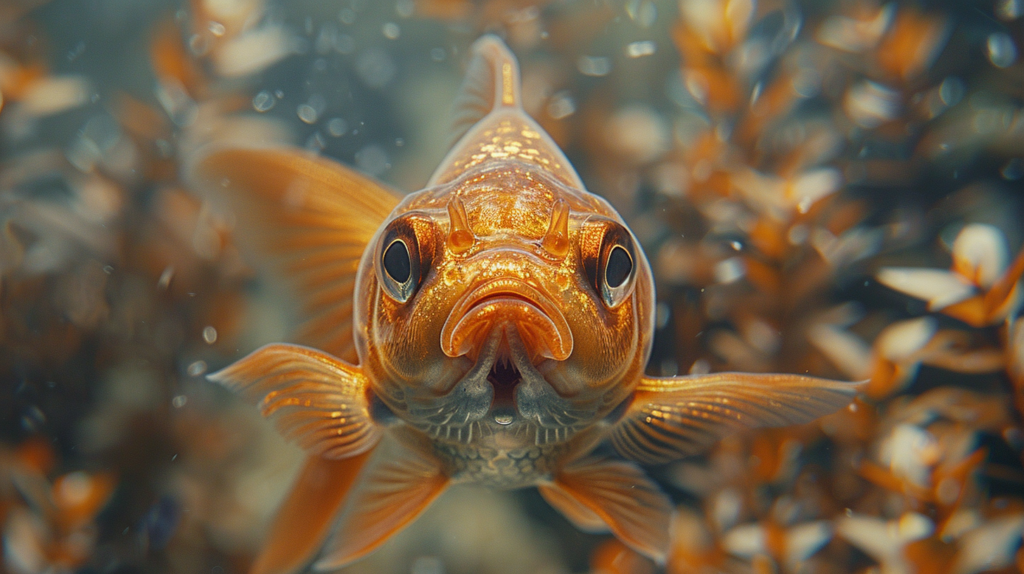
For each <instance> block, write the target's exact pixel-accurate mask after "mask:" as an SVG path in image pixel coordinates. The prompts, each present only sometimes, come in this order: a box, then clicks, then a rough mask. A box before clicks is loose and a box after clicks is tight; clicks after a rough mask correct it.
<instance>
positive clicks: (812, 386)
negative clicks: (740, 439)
mask: <svg viewBox="0 0 1024 574" xmlns="http://www.w3.org/2000/svg"><path fill="white" fill-rule="evenodd" d="M861 386H862V385H860V384H858V383H843V382H837V381H829V380H825V379H817V378H814V377H802V376H798V375H775V374H772V375H751V374H745V373H717V374H712V375H700V376H689V377H672V378H664V379H655V378H646V377H645V378H644V379H643V380H642V381H641V382H640V386H639V387H638V388H637V391H636V395H635V397H634V399H633V403H632V404H631V405H630V407H629V409H628V410H627V411H626V414H625V416H624V418H623V419H622V420H621V421H619V423H618V424H617V425H616V426H615V427H614V428H613V429H612V433H611V441H612V444H613V445H615V448H616V450H618V451H619V453H621V454H622V455H623V456H625V457H628V458H630V459H633V460H636V461H640V462H645V463H652V464H654V463H662V462H668V461H671V460H676V459H679V458H682V457H684V456H687V455H691V454H695V453H697V452H700V451H701V450H702V449H704V448H705V447H707V446H708V445H710V444H711V443H713V442H715V441H716V440H718V439H719V438H721V437H723V436H726V435H728V434H731V433H733V432H736V431H738V430H740V429H744V428H755V427H781V426H788V425H792V424H801V423H806V422H809V421H812V420H814V419H816V418H818V417H820V416H823V415H827V414H829V413H831V412H834V411H836V410H838V409H840V408H842V407H844V406H846V405H848V404H849V403H850V401H851V400H852V399H853V397H854V395H855V394H856V393H857V391H858V389H860V388H861Z"/></svg>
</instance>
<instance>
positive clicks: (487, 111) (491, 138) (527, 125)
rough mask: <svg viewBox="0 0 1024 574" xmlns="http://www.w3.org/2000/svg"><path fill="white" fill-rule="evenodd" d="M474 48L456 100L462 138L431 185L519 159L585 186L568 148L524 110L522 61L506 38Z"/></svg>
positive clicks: (476, 44)
mask: <svg viewBox="0 0 1024 574" xmlns="http://www.w3.org/2000/svg"><path fill="white" fill-rule="evenodd" d="M471 50H472V53H473V58H472V60H471V61H470V64H469V69H468V70H467V71H466V79H465V80H464V81H463V83H462V89H461V90H460V91H459V95H458V96H457V97H456V99H455V103H456V106H455V108H456V112H455V121H454V125H453V127H452V131H453V135H454V137H455V138H457V140H458V141H456V142H455V144H454V145H453V146H452V148H451V150H450V151H449V152H448V155H446V156H445V158H444V159H443V160H442V161H441V165H439V166H438V168H437V170H436V171H435V172H434V175H433V176H431V178H430V181H429V182H427V187H433V186H435V185H439V184H443V183H446V182H449V181H451V180H453V179H455V178H457V177H459V176H460V175H462V174H463V173H465V172H466V171H467V170H470V169H473V168H475V167H477V166H480V165H482V164H487V163H490V162H493V161H516V162H518V163H520V164H526V165H529V166H532V167H534V168H535V169H539V170H543V171H544V172H546V173H547V174H548V175H551V176H554V177H555V178H557V179H559V180H561V181H562V182H563V183H565V184H567V185H569V186H570V187H573V188H576V189H583V182H582V181H581V180H580V177H579V175H577V174H576V171H575V170H574V169H573V168H572V166H571V165H570V164H569V160H568V159H566V157H565V154H563V153H562V150H560V149H559V148H558V145H557V144H556V143H555V142H554V141H552V140H551V137H550V136H549V135H548V134H547V133H545V132H544V129H543V128H541V127H540V125H538V124H537V122H535V121H533V120H532V119H531V118H530V116H528V115H526V112H525V111H523V106H522V95H521V91H520V87H519V84H520V82H519V64H518V63H517V62H516V57H515V56H514V55H512V52H511V51H509V49H508V47H506V46H505V44H504V42H502V41H501V40H500V39H498V37H497V36H493V35H487V36H484V37H483V38H480V39H479V40H477V41H476V42H474V43H473V47H472V48H471Z"/></svg>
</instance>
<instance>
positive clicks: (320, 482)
mask: <svg viewBox="0 0 1024 574" xmlns="http://www.w3.org/2000/svg"><path fill="white" fill-rule="evenodd" d="M369 456H370V452H369V451H368V452H364V453H362V454H359V455H356V456H353V457H350V458H347V459H344V460H330V459H326V458H322V457H319V456H316V455H312V456H310V457H308V458H307V459H306V464H305V466H304V467H303V469H302V471H301V472H300V473H299V476H298V478H297V479H296V480H295V484H294V485H292V488H291V491H290V492H289V493H288V497H287V498H286V499H285V501H284V503H282V505H281V508H279V509H278V511H277V515H276V516H275V517H274V520H273V523H272V525H271V528H270V533H269V534H268V536H267V537H266V543H265V545H264V546H263V548H262V550H261V551H260V553H259V555H258V556H257V557H256V561H255V562H254V563H253V565H252V568H251V569H250V570H249V574H295V573H297V572H300V571H301V569H302V568H303V567H304V566H306V565H307V564H309V562H311V561H312V560H313V557H314V556H315V555H316V552H317V550H319V549H320V545H321V544H323V542H324V540H326V539H327V534H328V533H329V531H330V527H331V525H332V524H333V522H334V517H335V514H336V513H337V512H338V510H339V509H340V508H341V506H342V504H343V503H344V501H345V498H346V495H347V494H348V492H349V489H350V488H351V487H352V485H353V483H354V482H355V480H356V478H357V477H358V475H359V472H360V470H362V468H363V464H364V463H365V462H366V459H367V458H368V457H369Z"/></svg>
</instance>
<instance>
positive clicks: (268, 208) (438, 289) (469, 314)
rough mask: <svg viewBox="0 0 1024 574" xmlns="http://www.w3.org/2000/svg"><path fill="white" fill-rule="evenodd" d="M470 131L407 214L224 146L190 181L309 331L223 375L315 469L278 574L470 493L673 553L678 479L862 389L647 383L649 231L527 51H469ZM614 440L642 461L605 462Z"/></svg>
mask: <svg viewBox="0 0 1024 574" xmlns="http://www.w3.org/2000/svg"><path fill="white" fill-rule="evenodd" d="M472 53H473V59H472V62H471V64H470V68H469V71H468V74H467V79H466V81H465V84H464V86H463V89H462V93H461V96H460V98H461V100H460V103H461V105H460V108H461V109H462V110H463V111H464V112H465V113H464V114H463V119H464V120H466V121H465V122H464V124H466V125H470V126H471V128H470V129H469V130H468V131H466V132H465V134H464V135H463V136H462V137H461V139H460V140H459V141H458V143H457V144H456V145H455V146H454V148H453V149H452V150H451V151H450V152H449V154H448V156H447V157H446V158H445V160H444V161H443V162H442V164H441V166H440V167H439V168H438V169H437V171H436V172H435V173H434V175H433V176H432V177H431V178H430V181H429V182H428V183H427V187H426V188H425V189H423V190H422V191H419V192H416V193H412V194H410V195H407V196H405V197H404V198H401V199H400V198H399V197H398V196H396V195H395V194H393V193H391V192H390V191H388V190H387V189H385V188H384V187H383V186H382V185H381V184H379V183H376V182H374V181H372V180H370V179H368V178H366V177H364V176H361V175H359V174H356V173H354V172H352V171H350V170H348V169H346V168H344V167H342V166H340V165H338V164H336V163H334V162H332V161H330V160H327V159H323V158H320V157H316V156H313V155H311V154H308V153H304V152H301V151H289V150H279V149H276V150H272V149H221V150H218V151H213V152H210V153H208V154H207V155H206V156H205V157H203V158H202V159H200V160H199V161H198V163H197V167H196V168H195V169H194V170H193V173H194V177H195V179H196V180H197V182H198V183H199V184H201V185H203V184H205V186H206V187H210V188H217V189H219V190H220V194H221V195H223V196H227V197H228V198H230V199H231V203H232V205H233V207H234V210H235V213H236V215H237V217H238V221H239V224H238V233H240V234H241V235H242V239H243V240H245V239H246V237H248V239H249V241H251V242H255V243H256V244H257V246H258V247H260V248H261V249H264V250H266V252H267V253H270V254H272V255H273V256H274V257H275V258H276V259H278V260H280V261H281V262H282V264H283V265H284V267H283V270H284V273H285V274H286V275H287V276H288V277H290V278H293V279H295V281H296V284H297V288H298V292H299V293H300V294H301V295H302V298H303V303H304V304H305V307H306V311H307V312H308V313H309V316H310V317H311V319H310V321H309V322H308V323H307V325H306V329H305V331H304V333H303V334H302V337H301V340H302V341H303V342H305V343H308V344H309V345H310V346H308V347H306V346H298V345H291V344H272V345H268V346H265V347H263V348H261V349H259V350H257V351H255V352H254V353H252V354H251V355H249V356H247V357H245V358H243V359H241V360H239V361H238V362H236V363H234V364H233V365H231V366H229V367H228V368H226V369H224V370H222V371H220V372H219V373H216V374H214V375H212V376H211V377H210V378H211V379H213V380H215V381H218V382H220V383H222V384H224V385H226V386H228V387H229V388H231V389H234V390H236V391H238V392H240V393H242V394H243V395H244V396H245V397H246V398H248V399H250V400H252V401H254V402H255V403H256V404H257V405H258V406H259V408H260V409H261V411H262V413H263V415H264V416H266V417H268V418H270V419H271V420H273V421H274V422H275V423H276V424H277V426H278V428H279V429H280V431H281V433H282V434H283V435H284V436H286V437H288V438H290V439H292V440H295V441H297V442H298V443H299V444H301V445H302V446H303V447H305V448H306V449H307V450H308V451H309V453H310V456H309V457H308V459H307V463H306V466H305V468H304V470H303V471H302V473H301V474H300V476H299V478H298V482H297V484H296V486H295V488H294V489H293V490H292V492H291V494H290V496H289V497H288V499H287V500H286V501H285V503H284V506H283V508H282V509H281V510H280V512H279V515H278V518H277V520H276V522H275V526H274V527H273V530H272V532H271V534H270V537H269V541H268V544H267V546H266V548H265V549H264V552H263V553H262V554H261V556H260V557H259V558H258V559H257V561H256V563H255V565H254V568H253V572H255V573H257V574H269V573H284V572H294V571H296V570H297V569H300V568H303V567H305V566H307V565H308V564H309V563H310V562H313V567H314V568H315V569H316V570H330V569H333V568H337V567H340V566H343V565H345V564H348V563H350V562H353V561H355V560H357V559H359V558H361V557H363V556H365V555H366V554H368V553H369V552H371V551H373V550H374V549H375V548H377V547H378V546H379V545H380V544H381V543H383V542H384V541H385V540H387V539H388V537H390V536H391V535H393V534H394V533H395V532H397V531H398V530H400V529H401V528H403V527H404V526H406V525H408V524H409V523H410V522H411V521H413V520H414V519H415V518H416V516H417V515H419V514H420V513H421V512H422V511H423V510H424V509H425V508H426V507H427V506H428V505H429V504H430V503H431V501H433V500H434V499H435V498H437V496H438V495H440V494H441V493H442V492H444V490H445V489H446V488H447V487H448V486H449V485H451V484H455V483H467V482H468V483H477V484H483V485H489V486H492V487H495V488H502V489H511V488H522V487H537V488H538V489H539V490H540V492H541V494H542V495H543V496H544V498H545V499H546V500H547V501H548V502H549V503H551V505H552V506H554V507H555V508H557V509H558V510H559V511H561V512H562V513H563V514H564V515H565V516H566V517H567V518H568V519H569V520H570V521H571V522H573V523H574V524H576V525H577V526H579V527H580V528H581V529H583V530H586V531H609V530H610V531H611V532H612V533H614V534H615V536H617V537H618V538H619V539H620V540H621V541H622V542H624V543H625V544H627V545H629V546H630V547H632V548H634V549H636V550H637V551H639V552H641V553H643V554H645V555H647V556H649V557H651V558H653V559H655V560H658V561H663V560H664V558H665V556H666V552H667V550H668V545H669V535H668V530H669V518H670V514H671V511H672V505H671V501H670V500H669V498H668V497H666V496H665V495H664V494H663V493H662V492H661V491H660V490H659V488H658V486H657V485H656V484H655V483H654V482H652V481H651V480H650V479H649V478H647V477H646V476H645V474H644V472H643V471H642V470H641V469H640V468H639V467H638V466H637V465H636V464H635V462H634V461H637V462H644V463H660V462H666V461H671V460H675V459H678V458H681V457H684V456H687V455H689V454H693V453H696V452H698V451H699V450H701V449H702V448H703V447H705V446H707V445H709V444H710V443H712V442H714V441H715V440H716V439H718V438H719V437H721V436H723V435H725V434H728V433H730V432H733V431H735V430H738V429H741V428H750V427H764V426H783V425H789V424H794V423H803V422H807V421H810V420H812V419H814V418H816V417H818V416H821V415H824V414H827V413H830V412H832V411H834V410H836V409H838V408H841V407H843V406H844V405H846V404H847V403H849V401H850V400H851V398H852V396H853V395H854V394H855V391H856V388H857V387H856V385H852V384H849V383H841V382H834V381H827V380H822V379H815V378H810V377H802V376H797V375H750V374H736V373H728V374H726V373H723V374H712V375H703V376H687V377H672V378H653V377H648V376H645V375H644V366H645V364H646V362H647V359H648V356H649V354H650V349H651V339H652V336H653V323H654V316H653V311H654V304H655V298H654V285H653V279H652V276H651V270H650V266H649V265H648V263H647V259H646V257H645V256H644V254H643V252H642V251H641V250H640V245H639V243H638V242H637V239H636V237H635V236H634V235H633V233H632V232H631V231H630V230H629V228H628V227H627V226H626V224H625V222H624V221H623V219H622V218H621V217H620V216H619V215H618V214H617V213H616V212H615V210H614V209H613V208H612V207H611V205H609V204H608V202H606V201H605V200H603V199H601V198H600V197H597V196H595V195H592V194H590V193H588V192H587V191H586V190H585V189H584V187H583V183H582V182H581V181H580V178H579V176H578V175H577V174H576V172H575V171H574V170H573V168H572V167H571V166H570V165H569V162H568V161H567V160H566V158H565V156H564V155H563V154H562V152H561V151H560V150H559V149H558V147H557V146H556V145H555V144H554V142H552V141H551V139H550V138H549V137H548V136H547V134H545V133H544V131H543V130H542V129H541V128H540V126H539V125H537V123H536V122H534V121H533V120H532V119H530V118H529V117H528V116H527V115H526V114H525V113H524V111H523V109H522V107H521V97H520V91H519V69H518V66H517V63H516V60H515V58H514V56H513V55H512V54H511V53H510V52H509V50H508V49H507V48H506V47H505V45H504V44H503V43H502V42H501V41H500V40H498V39H496V38H494V37H490V36H488V37H484V38H482V39H481V40H479V41H477V42H476V44H475V45H474V46H473V49H472ZM602 443H610V444H611V445H612V447H614V450H615V451H617V452H618V454H619V455H621V458H617V459H612V458H608V457H604V456H597V455H595V454H594V450H595V448H596V447H597V446H598V445H600V444H602Z"/></svg>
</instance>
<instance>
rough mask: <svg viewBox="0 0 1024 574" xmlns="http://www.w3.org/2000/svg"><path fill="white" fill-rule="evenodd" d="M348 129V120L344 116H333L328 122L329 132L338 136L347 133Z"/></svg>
mask: <svg viewBox="0 0 1024 574" xmlns="http://www.w3.org/2000/svg"><path fill="white" fill-rule="evenodd" d="M347 131H348V122H346V121H345V120H344V119H342V118H331V119H330V121H328V122H327V133H329V134H331V135H332V136H334V137H336V138H338V137H341V136H343V135H345V132H347Z"/></svg>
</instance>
